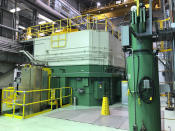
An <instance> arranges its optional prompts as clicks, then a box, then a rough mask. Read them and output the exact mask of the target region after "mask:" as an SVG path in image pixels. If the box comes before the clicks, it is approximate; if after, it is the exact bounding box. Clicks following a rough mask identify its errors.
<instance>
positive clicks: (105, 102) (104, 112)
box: [101, 97, 110, 116]
mask: <svg viewBox="0 0 175 131" xmlns="http://www.w3.org/2000/svg"><path fill="white" fill-rule="evenodd" d="M101 115H104V116H107V115H110V111H109V103H108V97H103V103H102V110H101Z"/></svg>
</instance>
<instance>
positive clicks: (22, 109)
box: [2, 87, 72, 119]
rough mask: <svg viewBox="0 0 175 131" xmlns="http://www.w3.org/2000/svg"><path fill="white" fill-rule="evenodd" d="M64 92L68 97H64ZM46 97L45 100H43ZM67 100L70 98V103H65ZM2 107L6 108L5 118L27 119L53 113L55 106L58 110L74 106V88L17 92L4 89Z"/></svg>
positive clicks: (4, 110)
mask: <svg viewBox="0 0 175 131" xmlns="http://www.w3.org/2000/svg"><path fill="white" fill-rule="evenodd" d="M63 90H64V91H65V92H66V93H65V94H67V95H63ZM47 94H50V96H48V97H47ZM44 95H45V99H43V98H42V96H44ZM33 96H34V98H33ZM9 97H10V99H9ZM66 98H68V100H67V101H68V102H64V99H66ZM58 101H59V102H58ZM58 103H59V104H58ZM2 105H3V108H5V109H3V114H4V115H5V116H9V117H14V118H19V119H25V118H29V117H32V116H35V115H39V114H41V113H44V112H48V111H51V110H53V107H54V105H55V106H56V108H58V106H59V105H60V107H65V106H68V105H72V88H71V87H62V88H55V89H41V90H28V91H17V90H14V89H9V88H8V89H3V90H2ZM9 105H10V106H9ZM43 107H44V108H43Z"/></svg>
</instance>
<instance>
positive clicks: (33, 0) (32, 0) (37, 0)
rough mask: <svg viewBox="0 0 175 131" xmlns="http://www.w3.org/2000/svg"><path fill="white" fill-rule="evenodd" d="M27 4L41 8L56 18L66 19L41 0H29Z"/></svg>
mask: <svg viewBox="0 0 175 131" xmlns="http://www.w3.org/2000/svg"><path fill="white" fill-rule="evenodd" d="M27 2H28V3H33V4H35V5H37V6H39V7H41V8H42V9H44V10H45V11H46V12H49V13H50V14H53V15H54V16H56V17H58V18H62V19H66V17H65V16H64V15H62V14H60V13H59V12H57V11H56V10H54V9H52V8H51V7H50V6H48V5H46V4H45V3H43V2H42V1H41V0H27Z"/></svg>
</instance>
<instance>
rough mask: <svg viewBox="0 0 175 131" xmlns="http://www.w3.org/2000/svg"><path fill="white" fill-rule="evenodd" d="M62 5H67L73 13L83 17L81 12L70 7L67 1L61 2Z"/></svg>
mask: <svg viewBox="0 0 175 131" xmlns="http://www.w3.org/2000/svg"><path fill="white" fill-rule="evenodd" d="M59 1H60V2H61V3H63V4H64V5H67V6H68V7H69V8H70V9H71V11H72V12H73V13H76V15H81V13H80V12H79V11H77V10H76V9H75V8H74V7H73V6H72V5H70V4H69V3H68V2H67V1H65V0H59Z"/></svg>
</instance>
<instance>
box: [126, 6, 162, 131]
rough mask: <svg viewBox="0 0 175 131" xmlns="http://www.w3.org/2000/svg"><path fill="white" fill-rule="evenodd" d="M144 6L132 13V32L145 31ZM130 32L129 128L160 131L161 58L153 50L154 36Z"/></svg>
mask: <svg viewBox="0 0 175 131" xmlns="http://www.w3.org/2000/svg"><path fill="white" fill-rule="evenodd" d="M145 21H146V15H145V8H144V7H142V8H140V14H139V16H137V14H136V11H133V12H132V23H131V27H132V29H133V32H135V33H136V34H137V35H138V34H141V33H142V34H143V33H144V32H145V31H146V22H145ZM133 32H132V33H131V44H132V45H131V47H132V48H131V52H130V55H129V57H127V74H128V84H129V85H128V87H129V96H128V108H129V109H128V110H129V129H130V131H161V122H160V95H159V80H158V59H157V57H156V55H155V54H154V53H153V51H152V37H150V36H144V35H143V36H142V37H141V36H136V35H134V33H133Z"/></svg>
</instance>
